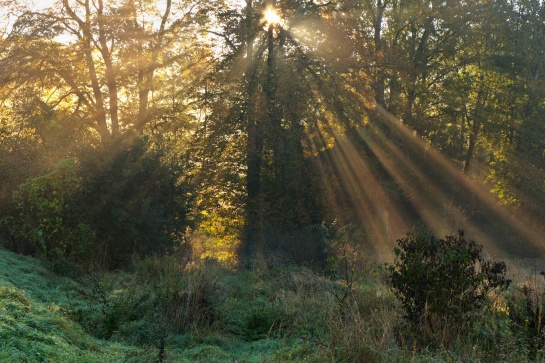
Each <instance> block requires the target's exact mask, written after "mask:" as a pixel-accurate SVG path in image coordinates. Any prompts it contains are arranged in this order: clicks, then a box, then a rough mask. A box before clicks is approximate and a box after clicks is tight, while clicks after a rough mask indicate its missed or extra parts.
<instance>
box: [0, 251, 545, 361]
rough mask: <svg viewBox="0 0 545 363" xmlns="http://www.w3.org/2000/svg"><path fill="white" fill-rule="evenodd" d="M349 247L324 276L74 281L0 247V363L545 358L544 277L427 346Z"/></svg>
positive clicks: (189, 273)
mask: <svg viewBox="0 0 545 363" xmlns="http://www.w3.org/2000/svg"><path fill="white" fill-rule="evenodd" d="M345 247H346V246H345ZM344 251H346V252H347V253H345V254H344V255H340V256H339V258H338V259H337V260H336V261H334V263H333V267H334V268H332V269H330V271H329V272H328V273H324V274H322V273H319V272H316V271H312V270H310V269H307V268H304V267H300V266H292V265H281V264H278V263H277V264H276V265H274V266H268V267H267V266H261V267H256V268H254V269H253V270H243V271H236V270H235V269H233V268H231V267H226V266H224V265H222V264H221V263H219V262H218V261H217V260H213V259H210V258H209V259H206V260H196V261H187V260H182V259H181V258H179V257H178V256H176V255H172V256H163V257H148V258H146V259H143V260H136V261H134V264H133V268H132V270H131V271H130V272H127V271H125V272H123V271H116V272H109V273H106V272H95V273H92V274H81V275H79V277H77V278H75V279H69V278H67V277H59V276H57V275H55V274H53V273H51V272H49V270H47V269H46V268H45V267H44V266H43V265H42V264H41V263H40V262H39V261H38V260H35V259H32V258H29V257H23V256H20V255H16V254H13V253H11V252H7V251H5V250H0V361H2V362H225V363H227V362H233V361H236V362H238V363H242V362H432V361H433V362H460V361H479V362H495V361H509V362H531V361H542V360H543V359H544V355H543V345H544V337H543V324H544V323H543V309H544V308H545V288H544V286H543V285H545V284H544V283H545V279H543V277H542V276H541V275H537V274H536V275H535V276H534V278H533V279H530V280H528V281H526V283H520V284H518V285H515V284H514V285H515V286H513V287H511V288H510V289H509V290H508V291H507V292H504V293H503V292H502V293H501V294H500V295H498V296H496V297H495V298H494V299H493V301H492V300H491V302H490V304H486V306H487V307H488V308H486V309H481V310H478V311H477V310H472V314H471V315H470V316H471V319H470V320H468V321H467V322H465V323H464V329H446V330H443V332H444V334H449V336H448V337H447V336H442V335H441V334H439V333H438V334H435V335H432V336H430V337H429V339H428V340H427V341H426V342H425V344H423V340H422V339H421V334H422V331H419V330H415V329H414V323H413V322H411V321H410V320H408V319H406V318H405V317H404V310H403V304H402V302H400V301H399V300H398V298H397V297H396V295H395V294H394V289H393V288H392V287H391V285H390V283H389V280H390V279H391V275H390V273H391V272H390V271H391V270H390V269H388V268H386V267H385V266H384V265H378V264H376V263H374V262H372V261H370V260H368V259H366V257H365V255H364V254H361V253H356V254H355V253H352V250H351V249H348V248H344ZM541 280H543V281H541ZM483 299H484V297H483ZM479 306H481V305H480V304H479ZM483 306H484V305H483ZM468 316H469V315H468ZM430 339H432V340H433V341H431V340H430Z"/></svg>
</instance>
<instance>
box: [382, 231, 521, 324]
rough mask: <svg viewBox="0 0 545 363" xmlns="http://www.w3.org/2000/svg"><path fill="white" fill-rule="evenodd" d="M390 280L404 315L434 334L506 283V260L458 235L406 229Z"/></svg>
mask: <svg viewBox="0 0 545 363" xmlns="http://www.w3.org/2000/svg"><path fill="white" fill-rule="evenodd" d="M397 243H398V247H396V248H395V256H396V257H395V260H394V263H393V265H391V266H390V267H389V270H390V274H391V275H390V281H391V284H392V286H393V288H394V292H395V295H396V296H397V298H398V299H399V300H400V302H401V304H402V307H403V310H404V313H405V317H406V318H407V319H409V321H410V322H411V323H412V324H413V326H416V327H425V328H427V329H429V330H430V331H431V333H432V334H436V333H438V332H439V331H441V332H444V330H445V329H449V328H460V327H463V325H464V323H466V322H471V321H472V320H471V315H472V314H474V313H476V312H478V311H479V310H480V309H481V308H482V307H483V306H484V304H485V302H486V301H487V297H488V294H489V292H491V290H494V289H499V290H503V289H506V288H507V287H508V286H509V283H510V280H508V279H506V277H505V275H506V266H505V263H504V262H493V261H490V260H485V259H484V258H483V257H482V246H481V245H478V244H476V243H475V242H473V241H470V242H468V241H466V239H465V238H464V233H463V231H459V234H458V236H446V237H445V239H436V238H434V237H433V236H431V235H429V234H422V235H413V234H408V235H407V237H406V238H403V239H400V240H398V241H397Z"/></svg>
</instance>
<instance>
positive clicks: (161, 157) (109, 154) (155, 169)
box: [75, 135, 191, 267]
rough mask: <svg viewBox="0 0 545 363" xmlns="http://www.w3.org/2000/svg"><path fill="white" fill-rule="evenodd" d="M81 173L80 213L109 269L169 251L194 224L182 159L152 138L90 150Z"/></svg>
mask: <svg viewBox="0 0 545 363" xmlns="http://www.w3.org/2000/svg"><path fill="white" fill-rule="evenodd" d="M80 175H81V177H82V187H81V193H80V194H79V195H78V198H77V199H76V200H75V202H76V203H77V205H79V206H80V207H81V208H80V210H79V211H78V213H79V214H80V216H81V220H84V221H85V222H86V223H87V224H89V225H90V226H91V227H92V229H93V231H94V233H95V235H96V242H97V244H96V245H95V246H96V250H97V254H98V253H101V256H97V257H100V258H101V259H103V260H107V261H102V262H106V263H107V264H108V265H109V267H119V266H123V265H126V264H127V262H129V261H130V258H131V257H132V255H133V254H135V253H136V254H140V255H141V256H143V255H146V254H147V255H149V254H155V253H159V254H160V253H164V252H166V251H169V250H171V249H172V248H173V247H174V246H175V245H176V243H177V242H179V241H180V239H181V237H182V236H183V233H184V232H185V229H186V227H187V226H188V210H189V208H190V204H191V203H190V202H191V198H190V197H189V195H190V193H189V187H188V183H187V182H186V181H185V180H186V179H185V178H184V171H183V170H182V168H181V167H180V166H179V163H177V162H176V161H175V160H169V159H168V157H167V155H166V152H165V151H164V150H161V149H160V148H159V147H158V146H153V145H151V143H150V142H149V140H148V139H147V138H145V137H143V138H142V137H136V136H130V135H127V136H124V137H122V138H120V139H119V140H117V143H116V144H115V145H109V146H107V147H105V148H103V149H97V150H89V151H88V152H87V153H86V154H85V155H82V156H81V168H80Z"/></svg>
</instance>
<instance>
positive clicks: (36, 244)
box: [9, 158, 91, 259]
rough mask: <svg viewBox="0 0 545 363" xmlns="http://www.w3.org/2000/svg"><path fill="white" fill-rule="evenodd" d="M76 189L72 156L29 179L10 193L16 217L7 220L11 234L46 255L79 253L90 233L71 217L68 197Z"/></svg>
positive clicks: (59, 256) (63, 256)
mask: <svg viewBox="0 0 545 363" xmlns="http://www.w3.org/2000/svg"><path fill="white" fill-rule="evenodd" d="M80 190H81V178H80V177H79V176H78V174H77V160H76V159H74V158H69V159H64V160H61V161H59V162H58V163H57V164H56V165H55V166H54V168H53V170H52V171H50V172H49V173H47V174H45V175H41V176H38V177H34V178H29V179H28V180H26V181H25V182H24V183H23V184H21V185H20V186H19V187H18V188H17V190H16V191H15V192H14V194H13V199H14V202H15V206H16V208H17V216H16V217H15V218H12V219H10V221H11V223H9V226H10V230H11V233H12V235H13V236H15V237H17V238H19V239H21V240H24V241H26V242H29V243H30V244H31V245H32V246H33V248H34V250H35V251H36V252H37V254H38V255H42V256H45V257H48V258H56V259H63V258H66V257H67V256H69V255H74V254H81V252H82V251H81V250H82V249H84V248H85V246H84V244H85V243H86V242H88V241H89V238H90V235H91V232H90V230H89V226H87V225H86V224H84V223H81V222H78V221H75V220H74V219H73V218H72V212H73V211H72V209H71V200H72V199H73V198H74V196H75V195H76V194H77V193H79V192H80Z"/></svg>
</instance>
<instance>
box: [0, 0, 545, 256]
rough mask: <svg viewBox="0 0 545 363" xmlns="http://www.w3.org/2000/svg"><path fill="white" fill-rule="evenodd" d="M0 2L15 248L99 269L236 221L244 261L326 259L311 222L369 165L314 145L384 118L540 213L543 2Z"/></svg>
mask: <svg viewBox="0 0 545 363" xmlns="http://www.w3.org/2000/svg"><path fill="white" fill-rule="evenodd" d="M271 8H274V10H275V11H276V12H277V14H278V19H276V20H274V21H273V20H272V19H274V17H269V19H271V20H269V22H268V21H267V20H266V19H265V18H264V16H263V14H264V13H265V12H266V11H267V10H270V9H271ZM3 11H4V12H5V14H7V16H6V18H7V19H9V21H8V22H7V23H4V24H3V27H4V29H3V32H2V37H1V38H0V70H1V71H0V97H1V102H2V103H1V104H2V108H1V109H0V140H1V143H0V178H1V179H0V182H1V185H2V188H1V190H0V219H1V220H2V224H1V226H2V229H1V238H2V240H3V243H4V244H5V245H7V246H9V247H10V248H12V249H16V250H19V251H22V252H26V253H34V254H41V255H44V256H48V257H50V258H53V259H59V257H62V258H67V259H68V260H75V261H80V260H84V259H86V260H92V261H94V263H97V264H105V265H108V266H110V267H112V266H117V265H119V264H122V263H123V261H126V260H127V258H129V257H130V256H131V255H133V254H135V253H136V254H138V253H149V252H152V251H153V252H155V251H160V250H163V249H166V250H168V249H172V248H174V247H175V246H180V243H181V242H180V241H183V235H184V233H185V232H186V230H187V228H188V227H194V228H197V227H198V226H201V229H203V230H205V231H206V232H207V233H209V234H212V235H215V236H216V237H217V236H223V237H225V236H229V238H232V239H237V238H241V239H242V240H243V242H244V243H243V244H242V247H241V250H240V255H241V256H242V257H245V258H243V260H244V261H246V262H248V263H251V260H252V258H253V257H255V256H256V255H257V254H260V253H261V252H262V251H264V250H269V251H270V250H274V251H276V252H278V253H283V254H287V255H289V256H291V258H293V259H295V260H297V261H324V260H325V257H324V256H325V254H326V253H327V246H326V243H325V241H326V240H327V233H326V232H325V231H326V230H327V228H321V227H318V226H319V225H320V224H321V223H322V222H323V221H326V222H328V223H330V222H333V221H334V220H339V221H349V220H350V218H349V217H347V215H350V214H351V213H353V211H351V210H350V203H342V200H343V198H344V199H346V198H347V197H346V196H343V194H342V192H340V191H339V190H340V189H342V188H341V187H342V186H343V185H344V186H345V185H346V184H349V183H352V184H354V183H362V184H363V183H365V180H346V178H342V176H340V175H339V174H338V173H336V171H335V168H332V167H331V166H330V165H328V164H327V163H325V162H324V159H327V152H326V150H328V149H331V148H332V147H335V145H337V144H336V142H335V140H338V139H339V137H340V136H341V135H348V139H349V140H352V141H354V140H355V139H358V140H357V142H354V145H356V149H357V150H359V151H360V152H362V153H372V152H373V150H372V148H367V149H365V146H364V145H365V140H369V138H373V137H375V140H377V139H378V138H377V137H376V135H377V134H378V133H379V131H377V130H382V131H380V132H384V131H385V130H386V131H387V127H386V126H384V125H385V121H384V119H385V118H386V117H389V118H392V117H393V118H397V119H399V120H400V121H401V122H402V124H403V125H404V126H407V127H409V128H410V129H411V130H412V131H414V133H416V134H418V135H419V137H421V138H423V140H424V141H425V142H426V143H427V145H429V146H431V147H433V148H435V149H437V150H439V151H440V152H442V153H443V154H444V155H446V156H447V157H448V158H449V159H451V160H452V161H453V162H454V163H456V165H457V166H458V168H459V172H460V173H465V174H467V175H469V176H476V177H479V178H484V179H486V180H487V182H488V183H489V185H490V188H489V189H492V191H493V193H494V194H495V196H496V198H497V200H498V201H499V202H500V203H501V204H508V205H511V206H512V207H514V208H519V209H522V208H524V210H525V211H527V212H528V213H529V214H530V215H532V216H533V218H534V220H537V221H540V220H543V218H544V217H545V214H544V212H543V206H544V205H545V184H544V180H545V172H544V170H545V156H544V155H545V122H544V120H543V115H545V112H544V111H545V110H544V108H545V106H544V102H543V100H544V98H545V93H544V92H545V85H544V81H543V71H544V63H545V55H544V50H545V23H544V21H545V7H544V6H543V3H542V2H540V1H538V0H517V1H505V0H498V1H482V2H481V1H470V2H464V1H462V2H460V1H450V0H447V1H435V0H429V1H428V0H422V1H414V0H411V1H405V0H377V1H361V0H343V1H337V2H335V3H332V2H322V3H318V2H314V1H299V0H287V1H280V0H278V1H270V2H269V1H265V2H255V1H253V0H246V2H245V4H244V5H243V6H241V5H240V4H238V3H234V2H230V1H214V2H200V1H191V0H179V1H173V0H166V1H164V2H162V3H156V2H155V1H145V0H142V1H135V0H129V1H109V2H103V1H102V0H95V1H92V0H84V1H78V2H76V1H69V0H62V1H59V2H58V4H57V5H55V6H53V7H51V8H44V9H38V10H28V9H27V8H25V7H24V6H23V5H22V4H19V3H18V2H17V1H14V2H12V3H10V5H8V6H6V7H5V10H3ZM362 134H363V135H364V136H363V137H361V135H362ZM384 134H385V135H390V136H392V133H391V132H390V133H389V132H385V133H384ZM357 135H360V136H357ZM365 135H367V136H365ZM386 141H388V139H386ZM358 142H359V143H360V144H358ZM392 142H393V143H395V144H402V143H403V138H402V137H399V136H397V137H396V138H395V141H392ZM358 145H359V146H358ZM362 145H363V146H362ZM375 159H377V160H379V159H380V158H379V157H378V156H377V155H375ZM346 160H347V161H346V163H347V164H350V162H349V158H346ZM379 164H380V163H379V161H377V163H376V165H375V166H374V169H375V170H378V169H380V167H381V166H380V165H379ZM337 168H338V169H350V168H351V166H350V165H343V166H337ZM389 172H390V173H391V171H389ZM388 182H389V181H388ZM395 182H396V180H393V183H395ZM397 182H398V181H397ZM389 190H390V192H392V190H393V191H397V192H399V193H401V194H404V195H403V196H402V198H404V200H405V202H406V204H410V203H411V196H410V195H407V192H406V191H403V190H402V188H400V187H392V186H390V188H389ZM362 203H364V204H365V201H363V202H362ZM369 203H370V202H369ZM537 224H539V222H537ZM394 237H395V236H394ZM260 251H261V252H260Z"/></svg>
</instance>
